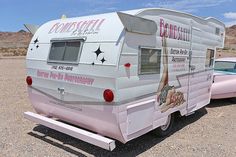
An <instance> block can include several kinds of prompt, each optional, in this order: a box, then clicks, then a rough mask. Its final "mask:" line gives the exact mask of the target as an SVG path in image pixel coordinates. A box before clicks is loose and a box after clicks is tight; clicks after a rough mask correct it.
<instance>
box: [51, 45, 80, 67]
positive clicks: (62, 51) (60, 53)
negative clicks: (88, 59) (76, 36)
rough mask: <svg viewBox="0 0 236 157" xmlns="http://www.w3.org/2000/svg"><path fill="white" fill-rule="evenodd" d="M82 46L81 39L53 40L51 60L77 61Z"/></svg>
mask: <svg viewBox="0 0 236 157" xmlns="http://www.w3.org/2000/svg"><path fill="white" fill-rule="evenodd" d="M80 47H81V41H56V42H52V45H51V50H50V53H49V61H51V62H67V63H68V62H69V63H75V62H77V60H78V56H79V52H80Z"/></svg>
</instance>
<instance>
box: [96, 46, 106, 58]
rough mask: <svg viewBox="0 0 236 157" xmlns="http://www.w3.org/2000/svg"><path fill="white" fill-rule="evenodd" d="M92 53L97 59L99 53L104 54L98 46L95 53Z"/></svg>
mask: <svg viewBox="0 0 236 157" xmlns="http://www.w3.org/2000/svg"><path fill="white" fill-rule="evenodd" d="M94 53H95V54H96V55H97V58H98V56H99V55H100V54H101V53H104V52H102V51H101V49H100V46H99V47H98V49H97V50H96V51H94Z"/></svg>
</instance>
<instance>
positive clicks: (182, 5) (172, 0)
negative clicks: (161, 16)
mask: <svg viewBox="0 0 236 157" xmlns="http://www.w3.org/2000/svg"><path fill="white" fill-rule="evenodd" d="M230 1H232V0H178V1H177V0H164V1H163V0H162V1H157V0H153V1H152V2H149V3H147V4H145V7H161V8H169V9H175V10H179V11H185V12H196V11H197V10H198V9H200V8H209V7H214V6H219V5H220V4H222V3H225V2H230Z"/></svg>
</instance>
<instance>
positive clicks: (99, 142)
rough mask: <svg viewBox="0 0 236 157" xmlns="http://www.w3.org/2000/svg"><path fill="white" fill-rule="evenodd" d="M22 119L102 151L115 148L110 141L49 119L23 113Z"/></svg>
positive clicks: (112, 141)
mask: <svg viewBox="0 0 236 157" xmlns="http://www.w3.org/2000/svg"><path fill="white" fill-rule="evenodd" d="M24 117H25V118H26V119H28V120H31V121H33V122H36V123H39V124H41V125H44V126H47V127H49V128H51V129H54V130H56V131H59V132H62V133H65V134H67V135H70V136H72V137H75V138H78V139H80V140H82V141H85V142H88V143H90V144H93V145H96V146H98V147H101V148H103V149H107V150H110V151H112V150H113V149H115V147H116V145H115V141H114V140H112V139H109V138H106V137H103V136H101V135H98V134H95V133H92V132H89V131H86V130H83V129H80V128H77V127H74V126H71V125H68V124H65V123H63V122H59V121H56V120H53V119H51V118H47V117H44V116H42V115H39V114H36V113H32V112H25V113H24Z"/></svg>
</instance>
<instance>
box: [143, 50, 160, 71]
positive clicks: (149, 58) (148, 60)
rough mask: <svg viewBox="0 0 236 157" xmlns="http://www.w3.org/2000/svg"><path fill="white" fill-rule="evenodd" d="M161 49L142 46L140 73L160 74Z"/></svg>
mask: <svg viewBox="0 0 236 157" xmlns="http://www.w3.org/2000/svg"><path fill="white" fill-rule="evenodd" d="M160 63H161V50H160V49H149V48H141V54H140V61H139V64H140V66H139V74H141V75H142V74H160Z"/></svg>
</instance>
